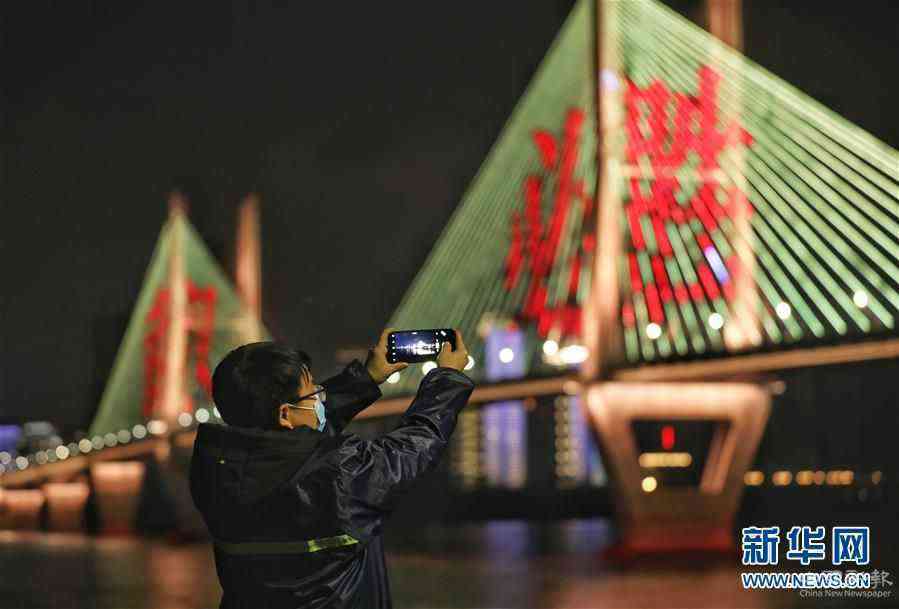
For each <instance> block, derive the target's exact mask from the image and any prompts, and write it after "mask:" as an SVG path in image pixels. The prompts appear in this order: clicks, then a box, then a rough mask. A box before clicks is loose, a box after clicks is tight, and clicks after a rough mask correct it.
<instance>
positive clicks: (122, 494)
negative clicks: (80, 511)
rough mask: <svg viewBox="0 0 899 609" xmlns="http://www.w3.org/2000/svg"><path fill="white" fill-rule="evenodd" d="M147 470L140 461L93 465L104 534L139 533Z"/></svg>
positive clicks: (92, 477) (94, 484)
mask: <svg viewBox="0 0 899 609" xmlns="http://www.w3.org/2000/svg"><path fill="white" fill-rule="evenodd" d="M145 469H146V466H145V465H144V463H142V462H140V461H118V462H112V461H108V462H99V463H93V464H91V466H90V471H91V479H92V481H93V488H94V496H95V499H96V502H97V510H98V512H99V517H100V527H99V532H100V533H101V534H104V535H130V534H133V533H134V532H135V524H136V519H137V508H138V505H139V503H140V498H141V487H142V485H143V481H144V473H145Z"/></svg>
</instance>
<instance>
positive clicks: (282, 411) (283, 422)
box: [278, 404, 293, 429]
mask: <svg viewBox="0 0 899 609" xmlns="http://www.w3.org/2000/svg"><path fill="white" fill-rule="evenodd" d="M289 412H290V409H289V408H288V407H287V404H281V406H280V407H279V408H278V425H280V426H281V427H286V428H288V429H293V423H291V422H290V416H288V413H289Z"/></svg>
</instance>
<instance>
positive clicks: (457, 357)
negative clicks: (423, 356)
mask: <svg viewBox="0 0 899 609" xmlns="http://www.w3.org/2000/svg"><path fill="white" fill-rule="evenodd" d="M455 332H456V350H455V351H453V348H452V345H451V344H450V343H448V342H446V343H443V345H442V346H441V347H440V354H439V355H438V356H437V365H438V366H440V367H442V368H453V369H455V370H458V371H460V372H461V371H462V370H463V369H464V368H465V366H466V365H467V364H468V348H466V347H465V341H463V340H462V333H461V332H459V331H458V330H455Z"/></svg>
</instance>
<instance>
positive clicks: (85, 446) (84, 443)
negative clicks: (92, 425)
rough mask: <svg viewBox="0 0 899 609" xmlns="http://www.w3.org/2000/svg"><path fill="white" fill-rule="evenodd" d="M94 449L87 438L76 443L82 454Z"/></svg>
mask: <svg viewBox="0 0 899 609" xmlns="http://www.w3.org/2000/svg"><path fill="white" fill-rule="evenodd" d="M93 448H94V445H93V444H91V441H90V440H88V439H87V438H84V439H83V440H81V441H80V442H79V443H78V450H80V451H81V452H83V453H89V452H90V451H91V450H92V449H93Z"/></svg>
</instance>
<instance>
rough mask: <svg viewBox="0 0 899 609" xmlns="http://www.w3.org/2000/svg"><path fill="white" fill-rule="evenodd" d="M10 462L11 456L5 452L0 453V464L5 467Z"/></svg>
mask: <svg viewBox="0 0 899 609" xmlns="http://www.w3.org/2000/svg"><path fill="white" fill-rule="evenodd" d="M10 461H12V455H10V454H9V453H8V452H6V451H5V450H4V451H3V452H0V464H3V465H6V464H7V463H9V462H10Z"/></svg>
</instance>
